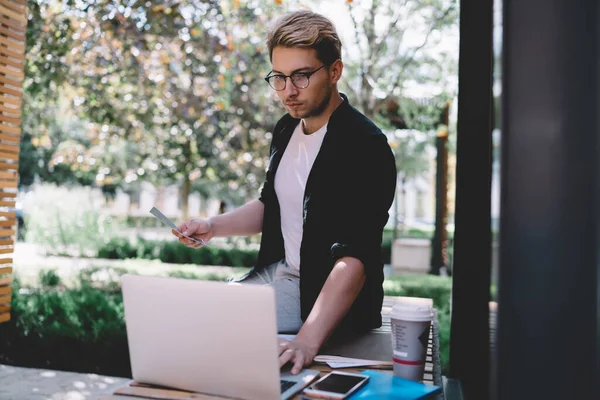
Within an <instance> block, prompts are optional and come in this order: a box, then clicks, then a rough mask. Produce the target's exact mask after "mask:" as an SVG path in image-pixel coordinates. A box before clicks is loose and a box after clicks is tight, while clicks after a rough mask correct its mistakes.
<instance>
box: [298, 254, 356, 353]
mask: <svg viewBox="0 0 600 400" xmlns="http://www.w3.org/2000/svg"><path fill="white" fill-rule="evenodd" d="M364 282H365V274H364V267H363V264H362V263H361V262H360V261H359V260H358V259H356V258H353V257H343V258H341V259H339V260H338V262H337V263H336V264H335V266H334V267H333V270H332V271H331V273H330V274H329V277H328V278H327V280H326V281H325V285H323V289H321V293H320V294H319V297H317V301H316V302H315V305H314V306H313V309H312V311H311V313H310V314H309V316H308V318H307V319H306V322H304V325H303V326H302V329H300V332H298V335H297V337H298V338H299V339H300V340H302V341H304V342H306V343H308V344H310V345H311V346H314V347H317V348H320V347H321V346H322V345H323V343H324V342H325V340H327V338H328V337H329V335H331V334H332V333H333V331H334V329H335V328H336V327H337V326H338V324H339V323H340V321H341V320H342V319H343V318H344V316H345V315H346V314H347V313H348V310H350V307H351V306H352V304H353V303H354V300H355V299H356V296H358V293H359V292H360V289H361V288H362V286H363V284H364Z"/></svg>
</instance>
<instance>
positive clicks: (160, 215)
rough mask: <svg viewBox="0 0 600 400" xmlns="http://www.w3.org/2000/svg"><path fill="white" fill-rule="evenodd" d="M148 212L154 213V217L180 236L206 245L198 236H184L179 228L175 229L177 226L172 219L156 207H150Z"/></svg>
mask: <svg viewBox="0 0 600 400" xmlns="http://www.w3.org/2000/svg"><path fill="white" fill-rule="evenodd" d="M150 214H152V215H154V216H155V217H156V218H158V219H159V220H160V221H161V222H162V223H164V224H165V225H167V226H169V227H170V228H171V229H173V230H174V231H175V232H177V233H179V234H180V235H181V236H183V237H186V238H188V239H190V240H193V241H194V242H197V243H200V244H202V245H203V246H206V245H207V243H206V242H205V241H204V240H202V239H200V238H194V237H191V236H186V235H184V234H183V233H182V232H179V229H177V226H176V225H175V224H174V223H173V221H171V220H170V219H169V218H167V217H166V216H165V215H164V214H163V213H161V212H160V211H159V210H158V208H156V207H152V209H151V210H150Z"/></svg>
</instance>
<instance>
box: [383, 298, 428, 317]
mask: <svg viewBox="0 0 600 400" xmlns="http://www.w3.org/2000/svg"><path fill="white" fill-rule="evenodd" d="M390 318H392V319H399V320H404V321H417V322H419V321H431V319H432V318H433V307H432V306H431V305H430V304H429V302H423V301H413V302H410V301H400V302H397V303H396V304H394V306H393V307H392V312H391V314H390Z"/></svg>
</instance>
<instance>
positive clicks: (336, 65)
mask: <svg viewBox="0 0 600 400" xmlns="http://www.w3.org/2000/svg"><path fill="white" fill-rule="evenodd" d="M343 71H344V63H343V62H342V60H340V59H339V58H338V59H337V60H335V61H334V62H333V64H331V66H330V67H329V78H330V79H331V83H334V84H335V83H337V82H338V81H339V80H340V78H341V77H342V72H343Z"/></svg>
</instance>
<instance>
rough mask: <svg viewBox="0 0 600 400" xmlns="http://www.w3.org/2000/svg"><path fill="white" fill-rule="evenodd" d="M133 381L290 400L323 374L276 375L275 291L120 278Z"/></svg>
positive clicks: (241, 395) (207, 283)
mask: <svg viewBox="0 0 600 400" xmlns="http://www.w3.org/2000/svg"><path fill="white" fill-rule="evenodd" d="M121 283H122V290H123V303H124V307H125V324H126V327H127V340H128V342H129V353H130V358H131V370H132V376H133V379H134V380H136V381H138V382H142V383H147V384H154V385H159V386H166V387H171V388H176V389H181V390H187V391H192V392H199V393H206V394H212V395H219V396H224V397H232V398H242V399H249V400H253V399H261V400H271V399H273V400H275V399H286V400H287V399H289V398H291V397H292V396H293V395H294V394H296V393H298V392H299V391H301V390H302V389H303V388H304V387H305V386H307V385H308V384H310V383H311V382H312V381H313V380H315V378H317V377H318V376H319V371H315V370H306V369H305V370H303V371H302V372H301V373H300V374H298V375H292V374H291V373H289V372H282V371H280V369H279V351H278V341H277V324H276V312H275V294H274V291H273V288H271V287H269V286H259V285H231V284H227V283H224V282H210V281H201V280H194V279H180V278H164V277H152V276H139V275H130V274H126V275H123V276H122V281H121Z"/></svg>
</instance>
